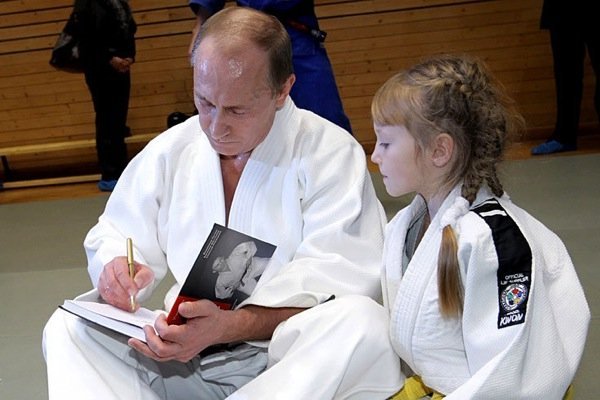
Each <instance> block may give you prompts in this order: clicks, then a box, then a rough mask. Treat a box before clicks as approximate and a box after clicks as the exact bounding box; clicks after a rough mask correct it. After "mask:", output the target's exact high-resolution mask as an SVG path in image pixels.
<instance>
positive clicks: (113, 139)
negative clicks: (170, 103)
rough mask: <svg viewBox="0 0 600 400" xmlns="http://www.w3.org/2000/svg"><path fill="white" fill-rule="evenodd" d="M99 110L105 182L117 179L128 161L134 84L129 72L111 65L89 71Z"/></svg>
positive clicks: (100, 156)
mask: <svg viewBox="0 0 600 400" xmlns="http://www.w3.org/2000/svg"><path fill="white" fill-rule="evenodd" d="M86 82H87V84H88V87H89V89H90V93H91V95H92V100H93V102H94V110H95V112H96V152H97V155H98V162H99V165H100V172H101V174H102V178H101V179H102V180H103V181H107V182H108V181H116V180H117V179H118V178H119V176H120V175H121V173H122V172H123V170H124V169H125V166H126V164H127V148H126V146H125V136H126V135H127V134H128V130H129V129H128V128H127V113H128V110H129V92H130V87H131V82H130V75H129V73H127V74H123V73H119V72H117V71H115V70H113V69H112V68H110V67H107V68H98V69H94V70H91V71H88V72H86Z"/></svg>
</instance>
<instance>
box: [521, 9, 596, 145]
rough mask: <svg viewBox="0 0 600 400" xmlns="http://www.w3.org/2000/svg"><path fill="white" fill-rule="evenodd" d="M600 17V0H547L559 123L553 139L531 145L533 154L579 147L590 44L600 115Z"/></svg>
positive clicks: (544, 18)
mask: <svg viewBox="0 0 600 400" xmlns="http://www.w3.org/2000/svg"><path fill="white" fill-rule="evenodd" d="M599 18H600V6H599V5H598V2H597V1H586V0H573V1H567V0H544V5H543V7H542V16H541V21H540V25H541V28H542V29H548V30H549V31H550V44H551V45H552V60H553V62H554V82H555V85H556V124H555V127H554V132H553V134H552V136H551V137H550V139H548V140H547V141H546V142H545V143H542V144H540V145H538V146H535V147H534V148H532V149H531V154H533V155H542V154H551V153H559V152H563V151H572V150H576V149H577V131H578V129H579V115H580V113H581V99H582V96H583V70H584V61H585V53H586V51H585V50H586V48H587V54H588V55H589V57H590V61H591V62H592V68H593V70H594V74H595V78H596V89H595V91H594V107H595V108H596V115H597V116H598V118H600V81H599V80H598V79H599V77H600V24H598V19H599Z"/></svg>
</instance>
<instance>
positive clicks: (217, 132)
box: [210, 110, 229, 140]
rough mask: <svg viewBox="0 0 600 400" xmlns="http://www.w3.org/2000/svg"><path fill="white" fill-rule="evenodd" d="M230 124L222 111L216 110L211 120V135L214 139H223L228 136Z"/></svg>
mask: <svg viewBox="0 0 600 400" xmlns="http://www.w3.org/2000/svg"><path fill="white" fill-rule="evenodd" d="M228 131H229V128H228V124H227V121H226V118H225V116H224V115H223V112H222V111H218V110H215V112H214V114H213V116H212V119H211V121H210V135H211V136H212V138H213V139H217V140H218V139H221V138H223V137H225V136H227V133H228Z"/></svg>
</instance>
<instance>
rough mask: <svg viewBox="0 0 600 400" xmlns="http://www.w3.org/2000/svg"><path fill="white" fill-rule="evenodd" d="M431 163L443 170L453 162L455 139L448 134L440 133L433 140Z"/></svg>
mask: <svg viewBox="0 0 600 400" xmlns="http://www.w3.org/2000/svg"><path fill="white" fill-rule="evenodd" d="M432 150H433V152H432V153H431V161H432V162H433V165H435V166H436V167H439V168H443V167H445V166H447V165H448V163H450V161H451V160H452V154H454V139H452V136H450V135H448V134H447V133H440V134H439V135H437V136H436V137H435V139H433V147H432Z"/></svg>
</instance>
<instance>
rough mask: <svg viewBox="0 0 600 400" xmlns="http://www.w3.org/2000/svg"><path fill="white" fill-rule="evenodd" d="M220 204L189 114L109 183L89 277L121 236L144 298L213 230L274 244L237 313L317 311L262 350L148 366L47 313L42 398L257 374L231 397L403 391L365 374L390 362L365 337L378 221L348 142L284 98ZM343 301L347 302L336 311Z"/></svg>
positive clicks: (174, 392) (287, 325) (217, 173)
mask: <svg viewBox="0 0 600 400" xmlns="http://www.w3.org/2000/svg"><path fill="white" fill-rule="evenodd" d="M224 204H225V200H224V195H223V182H222V178H221V170H220V163H219V155H218V154H217V153H216V152H215V151H214V150H213V149H212V147H211V146H210V144H209V142H208V140H207V138H206V136H205V134H204V133H202V131H201V128H200V125H199V122H198V118H197V117H192V118H190V119H188V120H187V121H185V122H183V123H181V124H179V125H177V126H175V127H173V128H171V129H170V130H168V131H166V132H164V133H163V134H161V135H159V136H158V137H157V138H156V139H155V140H153V141H151V142H150V143H149V144H148V145H147V146H146V147H145V148H144V150H143V151H141V152H140V154H139V155H137V156H136V157H135V158H134V159H133V160H132V161H131V163H130V165H129V166H128V167H127V169H126V170H125V172H124V173H123V175H122V176H121V178H120V179H119V183H118V185H117V187H116V189H115V191H114V192H113V193H112V195H111V197H110V199H109V200H108V202H107V205H106V209H105V211H104V213H103V214H102V216H101V217H100V218H99V221H98V223H97V225H96V226H94V227H93V228H92V229H91V231H90V232H89V233H88V235H87V237H86V239H85V243H84V244H85V249H86V253H87V257H88V263H89V265H88V270H89V274H90V277H91V280H92V283H93V284H94V286H96V284H97V281H98V278H99V275H100V273H101V271H102V269H103V266H104V265H105V264H106V263H108V262H109V261H111V260H112V259H113V258H114V257H115V256H118V255H123V254H124V243H125V238H127V237H131V238H134V243H135V254H134V257H135V259H136V261H139V262H140V263H143V264H146V265H148V266H149V267H150V268H152V270H153V271H154V273H155V277H156V281H155V282H154V284H153V285H151V287H148V288H147V289H145V290H143V291H142V292H140V294H139V296H138V299H139V300H140V301H143V300H144V299H145V298H147V297H148V296H150V295H151V293H152V291H153V289H154V288H155V287H156V285H157V284H158V283H159V282H160V280H161V279H163V278H164V276H165V274H166V273H167V271H168V270H170V271H171V272H172V273H173V275H174V277H175V279H176V280H177V282H178V284H180V285H182V284H183V283H184V281H185V279H186V276H187V273H188V271H189V269H190V268H191V266H192V265H193V264H194V260H195V259H196V257H197V255H198V252H199V251H200V248H201V246H202V244H203V243H204V241H205V239H206V237H207V235H208V233H209V231H210V229H211V227H212V226H213V223H218V224H221V225H227V226H229V227H231V228H233V229H236V230H238V231H241V232H244V233H246V234H249V235H251V236H254V237H256V238H259V239H261V240H264V241H267V242H270V243H273V244H275V245H276V246H277V249H276V251H275V253H274V255H273V257H272V259H271V261H270V263H269V264H268V266H267V267H266V268H265V270H264V272H263V273H262V276H261V278H260V280H259V281H258V283H257V285H256V288H255V290H254V292H253V294H252V295H251V296H250V297H249V298H248V299H247V300H245V301H244V303H242V305H244V304H255V305H259V306H267V307H307V308H308V307H314V306H317V305H320V306H319V307H314V308H312V309H310V310H307V311H305V312H302V313H300V314H298V315H296V316H295V317H292V318H291V319H290V320H288V321H286V322H284V323H282V324H280V326H279V327H278V329H277V330H276V332H275V334H274V336H273V339H272V341H271V342H270V343H268V342H267V343H252V344H246V345H242V346H238V347H237V348H235V349H233V350H231V351H229V352H223V353H218V354H216V355H212V356H209V357H206V358H200V357H196V358H195V359H194V360H192V361H191V362H189V363H186V364H183V363H155V362H153V361H152V360H148V359H146V358H145V357H143V356H141V355H139V354H136V352H135V351H133V350H131V349H129V348H128V347H127V346H126V344H125V342H124V339H123V338H120V337H118V336H116V335H113V334H111V333H110V332H104V331H101V332H99V331H98V330H97V329H96V328H94V327H90V326H88V325H87V324H86V323H84V322H82V321H81V320H79V319H77V318H75V317H73V316H71V315H67V314H66V313H64V312H61V311H57V312H55V313H54V315H53V316H52V318H51V319H50V321H49V322H48V324H47V325H46V328H45V331H44V352H45V356H46V362H47V367H48V378H49V393H50V399H51V400H52V399H59V398H60V399H67V398H77V399H84V398H102V399H112V398H123V399H128V400H130V399H154V398H161V397H162V398H165V397H166V394H165V393H166V392H168V393H169V397H168V398H169V399H172V398H182V399H192V398H200V399H213V398H214V399H218V398H225V397H226V396H227V395H229V394H231V393H232V392H234V391H236V390H237V389H238V388H239V387H240V386H242V385H244V384H245V383H246V382H248V381H249V380H251V379H252V378H253V377H254V376H256V375H258V374H260V376H259V377H258V378H257V379H255V380H254V381H253V382H251V383H250V384H248V385H246V386H245V387H244V388H243V389H242V390H238V391H237V393H234V395H233V396H232V397H231V398H236V399H266V398H269V399H275V398H282V399H287V400H290V399H309V398H314V399H317V398H318V399H327V398H334V397H335V398H352V399H360V398H373V395H374V394H375V396H379V397H381V398H385V397H386V395H388V394H391V393H393V392H394V389H397V388H398V387H399V385H401V381H400V380H399V378H396V377H395V376H397V375H398V371H397V370H396V371H394V370H393V368H391V370H390V373H389V375H387V376H386V374H385V373H384V374H381V373H380V372H378V371H377V368H375V369H374V370H373V368H372V367H374V366H376V365H377V363H378V362H379V360H381V361H382V362H384V363H385V365H386V366H388V367H389V365H392V366H396V363H395V361H394V360H393V357H396V356H395V355H390V354H388V353H389V352H388V351H387V349H389V341H388V339H387V338H384V340H381V338H380V337H379V336H377V335H375V334H374V332H376V331H377V330H370V329H369V328H370V327H373V326H374V327H378V326H379V327H383V328H384V329H387V321H386V318H385V313H384V311H382V314H381V315H379V314H377V313H375V314H373V313H369V315H361V314H360V310H361V304H362V305H365V307H367V308H368V309H372V308H374V307H372V304H371V303H373V304H374V303H375V302H374V301H373V300H371V299H380V298H381V297H380V296H381V290H380V281H379V276H380V275H379V274H380V268H381V255H382V246H383V228H384V225H385V215H384V212H383V208H382V207H381V205H380V203H379V202H378V200H377V197H376V195H375V191H374V189H373V186H372V183H371V180H370V176H369V173H368V170H367V168H366V159H365V155H364V152H363V150H362V148H361V146H360V145H359V144H358V143H357V142H356V141H355V140H354V139H353V138H352V137H351V135H349V134H348V133H347V132H345V131H343V130H342V129H340V128H339V127H337V126H336V125H334V124H332V123H329V122H327V121H325V120H324V119H322V118H320V117H318V116H316V115H315V114H313V113H310V112H308V111H304V110H300V109H298V108H296V107H295V105H294V104H293V102H292V101H291V100H290V99H289V98H288V99H287V100H286V103H285V105H284V107H283V108H282V109H281V110H278V111H277V113H276V117H275V120H274V123H273V126H272V128H271V131H270V132H269V134H268V135H267V137H266V138H265V139H264V141H263V142H262V143H261V144H259V145H258V146H257V147H256V148H255V149H254V151H253V152H252V155H251V157H250V159H249V160H248V163H247V165H246V167H245V169H244V171H243V174H242V176H241V178H240V181H239V184H238V186H237V190H236V192H235V196H234V198H233V202H232V205H231V209H230V214H229V219H228V220H227V221H226V220H225V218H226V216H225V215H226V213H225V205H224ZM177 292H178V289H177V288H175V289H174V290H173V291H172V292H171V295H173V294H175V293H177ZM349 295H363V296H368V297H369V298H371V299H367V298H364V297H358V296H349ZM332 296H335V297H336V300H334V301H327V300H329V299H330V298H331V297H332ZM326 301H327V302H326ZM325 302H326V303H325ZM347 302H352V303H355V304H356V307H347V306H345V307H344V306H342V307H339V309H343V310H347V312H339V311H337V310H338V306H337V304H342V303H347ZM171 303H172V299H167V300H166V306H167V307H169V306H170V304H171ZM322 303H325V304H322ZM382 324H384V325H385V326H383V325H382ZM306 332H308V334H305V333H306ZM261 345H262V347H261ZM267 346H268V357H267V350H266V349H265V348H266V347H267ZM363 347H364V350H361V348H363ZM357 360H358V362H356V361H357ZM350 361H353V362H352V363H351V362H350ZM265 366H267V367H269V369H267V370H266V371H265V372H263V373H261V372H262V371H263V369H264V368H265ZM360 382H364V384H362V383H360ZM150 387H151V388H152V390H150ZM178 390H180V393H178ZM365 390H366V392H365ZM336 393H337V394H336Z"/></svg>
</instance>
